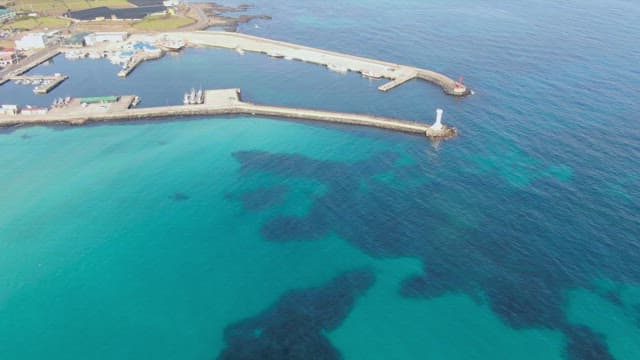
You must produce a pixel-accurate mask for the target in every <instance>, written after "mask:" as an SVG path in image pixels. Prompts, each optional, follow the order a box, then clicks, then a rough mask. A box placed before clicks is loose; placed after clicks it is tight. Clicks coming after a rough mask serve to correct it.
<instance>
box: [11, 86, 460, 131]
mask: <svg viewBox="0 0 640 360" xmlns="http://www.w3.org/2000/svg"><path fill="white" fill-rule="evenodd" d="M204 97H205V98H204V103H203V104H189V105H175V106H158V107H149V108H134V109H132V108H130V105H131V103H132V102H133V100H134V99H135V96H120V97H119V98H118V100H117V101H116V102H113V103H107V104H104V103H101V104H89V105H87V104H85V105H83V104H82V103H81V102H80V101H79V100H78V99H74V100H72V101H71V103H70V104H69V105H68V106H65V107H62V108H54V109H52V110H51V111H49V112H48V113H47V114H40V115H0V126H16V125H29V124H31V125H35V124H72V125H80V124H84V123H87V122H98V121H123V120H139V119H154V118H168V117H169V118H171V117H183V116H204V115H250V116H267V117H278V118H289V119H301V120H311V121H321V122H326V123H336V124H348V125H356V126H367V127H374V128H380V129H386V130H392V131H399V132H406V133H413V134H419V135H423V136H427V137H430V138H449V137H453V136H455V135H456V134H457V131H456V129H455V128H449V127H447V126H445V125H442V124H439V127H437V128H434V127H433V126H431V125H430V124H425V123H419V122H412V121H406V120H400V119H393V118H386V117H379V116H374V115H365V114H353V113H343V112H333V111H324V110H313V109H302V108H289V107H281V106H269V105H259V104H253V103H249V102H244V101H242V100H241V99H240V89H222V90H207V91H206V92H205V96H204Z"/></svg>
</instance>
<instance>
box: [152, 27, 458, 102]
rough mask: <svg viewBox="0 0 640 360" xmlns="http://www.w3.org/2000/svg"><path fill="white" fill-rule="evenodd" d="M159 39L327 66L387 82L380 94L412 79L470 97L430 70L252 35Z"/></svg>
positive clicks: (194, 34)
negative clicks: (383, 79) (179, 40)
mask: <svg viewBox="0 0 640 360" xmlns="http://www.w3.org/2000/svg"><path fill="white" fill-rule="evenodd" d="M163 36H165V37H167V38H174V39H181V40H183V41H185V43H187V44H189V45H190V46H208V47H219V48H225V49H232V50H236V51H238V52H244V51H251V52H258V53H263V54H266V55H268V56H272V57H275V58H284V59H287V60H298V61H303V62H308V63H313V64H318V65H322V66H327V67H328V68H339V69H345V71H353V72H359V73H361V74H362V75H363V76H367V77H373V78H385V79H389V80H390V82H389V83H387V84H384V85H381V86H380V87H378V89H379V90H381V91H388V90H391V89H392V88H394V87H396V86H399V85H401V84H403V83H405V82H407V81H409V80H412V79H422V80H425V81H428V82H430V83H433V84H436V85H438V86H440V87H441V88H442V90H443V91H444V92H445V93H447V94H449V95H453V96H465V95H468V94H470V90H469V89H467V88H466V87H465V86H464V85H462V84H459V83H457V82H456V81H455V80H453V79H451V78H450V77H448V76H446V75H444V74H441V73H438V72H435V71H432V70H427V69H421V68H417V67H413V66H407V65H400V64H395V63H391V62H386V61H381V60H376V59H369V58H365V57H360V56H354V55H349V54H343V53H338V52H334V51H328V50H323V49H317V48H312V47H309V46H303V45H297V44H292V43H287V42H283V41H278V40H272V39H266V38H261V37H257V36H252V35H246V34H240V33H231V32H219V31H193V32H174V33H165V34H163Z"/></svg>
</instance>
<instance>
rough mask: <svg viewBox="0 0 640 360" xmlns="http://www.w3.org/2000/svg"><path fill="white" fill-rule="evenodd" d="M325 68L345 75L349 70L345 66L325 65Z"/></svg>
mask: <svg viewBox="0 0 640 360" xmlns="http://www.w3.org/2000/svg"><path fill="white" fill-rule="evenodd" d="M327 68H328V69H329V70H331V71H333V72H337V73H341V74H346V73H347V72H348V71H349V68H347V67H346V66H341V65H336V64H329V65H327Z"/></svg>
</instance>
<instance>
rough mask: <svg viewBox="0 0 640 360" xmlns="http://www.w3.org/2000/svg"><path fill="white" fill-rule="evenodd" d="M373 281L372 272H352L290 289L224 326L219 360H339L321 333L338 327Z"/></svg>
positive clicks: (337, 354)
mask: <svg viewBox="0 0 640 360" xmlns="http://www.w3.org/2000/svg"><path fill="white" fill-rule="evenodd" d="M374 281H375V276H374V274H373V272H372V271H370V270H357V271H351V272H346V273H343V274H341V275H339V276H337V277H336V278H334V279H333V280H331V282H329V283H328V284H325V285H323V286H320V287H316V288H310V289H301V290H292V291H289V292H287V293H285V294H283V295H282V296H281V297H280V298H279V299H278V301H277V302H276V303H275V304H273V305H272V306H271V307H269V308H268V309H266V310H265V311H263V312H262V313H260V314H258V315H257V316H255V317H252V318H249V319H246V320H242V321H240V322H238V323H235V324H232V325H230V326H228V327H227V328H226V329H225V332H224V339H225V343H226V348H225V349H223V351H222V353H221V354H220V355H219V357H218V359H221V360H232V359H261V360H263V359H267V360H268V359H274V360H275V359H278V360H288V359H301V360H307V359H340V358H341V355H340V353H339V352H338V350H337V349H336V348H334V347H333V346H332V345H331V343H330V342H329V340H328V339H327V338H326V336H325V335H324V333H325V332H326V331H329V330H333V329H335V328H337V327H338V326H339V325H340V324H341V323H342V321H343V320H344V319H345V318H346V316H347V315H348V314H349V312H351V309H352V308H353V306H354V304H355V302H356V300H357V299H358V297H360V296H361V295H362V294H363V293H364V292H365V291H366V290H367V289H369V288H370V287H371V286H372V285H373V283H374Z"/></svg>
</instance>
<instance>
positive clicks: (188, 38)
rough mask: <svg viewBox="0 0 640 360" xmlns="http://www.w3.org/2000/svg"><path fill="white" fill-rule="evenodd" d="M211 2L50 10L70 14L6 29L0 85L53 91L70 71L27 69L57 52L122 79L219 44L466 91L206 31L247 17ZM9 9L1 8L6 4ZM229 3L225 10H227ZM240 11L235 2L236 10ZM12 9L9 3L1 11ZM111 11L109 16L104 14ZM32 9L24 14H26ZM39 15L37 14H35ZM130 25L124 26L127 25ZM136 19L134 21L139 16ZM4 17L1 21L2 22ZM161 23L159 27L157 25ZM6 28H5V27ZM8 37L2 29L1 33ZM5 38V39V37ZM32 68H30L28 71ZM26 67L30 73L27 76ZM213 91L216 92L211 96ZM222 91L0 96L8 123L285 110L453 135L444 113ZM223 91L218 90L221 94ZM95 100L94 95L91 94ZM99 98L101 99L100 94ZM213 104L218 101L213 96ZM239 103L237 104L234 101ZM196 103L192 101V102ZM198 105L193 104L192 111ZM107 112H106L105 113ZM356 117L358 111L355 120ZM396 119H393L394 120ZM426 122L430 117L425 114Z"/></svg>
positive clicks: (399, 68)
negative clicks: (37, 103) (323, 106)
mask: <svg viewBox="0 0 640 360" xmlns="http://www.w3.org/2000/svg"><path fill="white" fill-rule="evenodd" d="M215 6H218V5H215V4H205V5H203V4H195V5H187V4H184V3H181V2H178V1H176V0H170V1H164V2H163V3H157V4H155V5H149V4H146V5H144V6H136V7H132V8H122V9H118V11H116V10H114V9H110V8H89V9H82V10H77V11H66V12H64V13H62V14H61V15H59V16H58V17H55V18H56V19H64V20H68V19H70V20H68V22H66V23H65V24H66V26H65V27H64V28H59V29H48V28H46V29H42V28H38V29H36V30H33V31H18V32H15V31H14V32H11V34H10V37H11V38H12V39H13V40H12V41H13V48H5V49H4V50H3V51H2V52H1V53H0V59H2V63H1V64H2V65H3V69H2V70H0V85H2V84H4V83H6V82H9V81H12V82H14V83H15V84H17V85H25V86H32V87H33V92H34V93H35V94H45V93H48V92H50V91H53V89H55V88H56V87H57V86H58V85H59V84H61V83H62V82H64V81H65V80H66V79H68V75H67V74H61V73H53V74H32V73H31V72H30V70H32V69H34V68H36V67H38V66H39V65H40V64H42V63H45V62H48V61H51V60H52V59H53V58H55V57H56V56H64V57H65V58H67V59H69V60H83V59H87V60H98V59H108V60H109V61H110V62H111V63H113V64H116V65H118V66H119V67H120V70H119V71H118V72H117V73H116V74H113V75H111V74H104V76H114V75H116V76H118V77H121V78H126V77H127V76H129V75H130V74H131V73H132V72H133V71H135V69H136V68H137V67H138V66H140V65H141V64H143V63H145V62H147V61H152V60H157V59H160V58H162V57H163V56H165V54H167V53H179V52H180V51H181V50H182V49H183V48H185V47H210V48H222V49H228V50H232V51H235V52H237V53H238V54H240V55H243V54H245V52H253V53H260V54H264V55H266V56H269V57H272V58H275V59H283V60H290V61H301V62H305V63H310V64H315V65H320V66H323V67H325V68H326V69H327V70H328V71H332V72H337V73H348V72H355V73H359V74H361V76H362V77H364V78H370V79H385V80H387V82H386V83H384V84H382V85H380V86H378V90H380V91H389V90H391V89H393V88H395V87H397V86H400V85H402V84H404V83H406V82H408V81H410V80H414V79H420V80H424V81H427V82H430V83H432V84H435V85H437V86H439V87H440V88H442V90H443V91H444V92H445V93H446V94H448V95H451V96H456V97H463V96H466V95H468V94H470V93H471V91H470V90H469V89H468V88H467V87H466V86H465V85H464V84H463V83H462V79H461V78H460V79H459V80H454V79H452V78H450V77H448V76H446V75H444V74H441V73H438V72H435V71H432V70H427V69H422V68H418V67H413V66H409V65H401V64H396V63H391V62H386V61H381V60H377V59H371V58H364V57H359V56H354V55H349V54H344V53H338V52H333V51H327V50H323V49H317V48H312V47H308V46H303V45H298V44H292V43H286V42H282V41H276V40H272V39H267V38H261V37H256V36H251V35H245V34H241V33H237V32H231V31H211V30H208V31H203V30H199V28H208V27H209V26H210V25H211V24H212V23H216V22H217V21H222V22H225V21H226V22H227V23H236V24H237V22H239V21H249V20H250V19H248V18H247V17H240V18H236V19H230V18H227V17H223V19H219V15H214V16H212V15H210V13H206V12H205V11H204V10H203V9H206V8H209V9H210V8H211V7H215ZM5 10H6V9H5ZM227 10H229V9H227ZM236 10H237V9H236ZM6 11H10V10H6ZM194 11H195V13H196V14H198V15H199V16H196V17H195V18H194V19H192V20H194V22H193V23H189V24H185V25H182V26H180V27H179V28H177V29H172V30H169V31H160V30H141V29H134V30H133V31H130V30H131V27H130V24H131V23H129V22H126V23H122V21H123V20H121V19H122V18H126V17H138V18H140V20H139V21H140V22H143V21H147V20H145V19H148V18H149V17H158V20H157V21H164V22H165V24H164V25H163V26H165V27H169V28H170V27H171V26H173V25H174V23H173V22H167V21H169V20H171V19H174V20H175V18H176V17H178V16H183V17H187V18H188V17H189V16H192V14H193V13H194ZM108 14H111V15H110V16H106V15H108ZM131 14H133V15H131ZM29 16H30V15H29V14H27V17H29ZM36 18H37V16H36ZM12 21H15V16H14V17H13V18H7V20H5V22H6V23H8V24H11V23H12ZM95 23H100V24H107V26H105V27H103V29H106V30H108V31H86V30H88V28H87V26H88V25H91V24H93V25H95ZM127 24H128V25H127ZM138 24H139V22H138ZM6 26H7V24H5V27H4V28H5V29H6V28H7V27H6ZM161 28H162V27H159V28H158V29H161ZM3 34H4V35H6V34H7V32H6V31H5V32H4V33H3ZM5 37H6V36H5ZM6 42H7V41H6V40H5V43H6ZM28 72H29V73H28ZM27 73H28V75H27ZM213 94H218V95H213ZM219 94H225V92H224V90H219V91H217V92H216V91H212V90H207V91H205V90H204V89H202V88H200V89H198V90H196V89H191V91H189V90H188V89H186V92H185V94H184V99H183V101H182V102H183V105H181V106H177V107H176V106H174V107H171V108H170V109H169V108H168V107H158V108H145V109H144V111H141V110H137V111H132V110H131V108H133V107H135V106H136V105H137V104H138V103H139V102H140V101H141V100H142V101H143V100H144V99H140V97H139V96H137V95H136V94H128V95H126V96H125V95H124V94H113V96H112V97H106V98H109V99H106V98H105V97H94V98H91V99H92V100H91V101H83V100H82V99H83V98H72V97H70V96H65V97H64V98H63V97H59V98H56V99H55V100H54V102H53V103H52V104H51V106H49V107H33V106H30V105H28V104H5V103H2V99H0V105H1V106H0V125H2V126H11V125H18V124H33V123H68V124H81V123H85V122H87V121H106V120H116V119H117V120H126V119H129V118H145V117H149V118H161V117H170V116H190V115H215V114H238V113H245V114H250V115H256V114H262V115H265V116H275V117H286V118H294V119H308V120H323V121H331V122H338V123H339V122H343V123H346V124H352V125H364V126H373V127H381V128H385V129H393V130H399V131H405V132H418V133H421V134H424V135H426V136H428V137H432V138H448V137H452V136H455V134H457V131H456V130H455V128H449V127H447V126H444V125H442V124H441V123H440V119H441V116H442V112H441V111H440V112H439V115H438V117H437V119H436V121H435V123H434V124H433V125H431V126H429V125H426V124H417V123H412V124H410V125H408V126H407V124H408V122H407V121H404V120H399V119H383V120H382V122H381V121H380V118H378V117H376V116H373V115H365V114H362V115H357V114H347V113H329V112H322V111H321V110H310V109H292V108H288V109H284V108H280V109H278V110H277V111H267V110H265V108H263V107H259V106H257V105H253V104H251V105H249V103H244V102H241V101H240V100H239V91H238V99H237V101H236V102H233V105H234V106H226V105H228V104H226V105H225V106H220V104H219V101H218V100H211V99H212V98H215V97H217V96H220V95H219ZM225 96H226V95H223V97H225ZM96 99H97V100H96ZM100 99H102V100H100ZM212 101H213V102H214V103H216V105H215V106H212V105H211V102H212ZM93 103H101V104H102V105H101V107H102V108H110V110H109V111H106V112H105V113H104V114H101V115H96V112H95V111H94V110H92V109H93V108H94V106H91V105H92V104H93ZM237 105H242V106H237ZM194 106H195V107H194ZM194 109H195V110H194ZM107 115H108V116H107ZM354 116H355V117H356V118H358V120H357V121H354V120H353V119H354ZM394 122H395V125H390V124H391V123H394ZM429 122H431V120H429Z"/></svg>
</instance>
